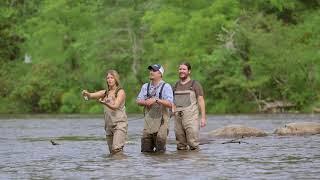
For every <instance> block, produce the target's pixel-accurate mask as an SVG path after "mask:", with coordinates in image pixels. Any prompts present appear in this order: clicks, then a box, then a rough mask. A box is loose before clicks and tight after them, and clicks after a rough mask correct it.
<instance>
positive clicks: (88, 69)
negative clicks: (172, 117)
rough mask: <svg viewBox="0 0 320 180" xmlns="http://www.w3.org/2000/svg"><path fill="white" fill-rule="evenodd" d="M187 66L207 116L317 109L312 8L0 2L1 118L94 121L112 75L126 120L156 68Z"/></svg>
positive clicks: (237, 2) (225, 0) (252, 1)
mask: <svg viewBox="0 0 320 180" xmlns="http://www.w3.org/2000/svg"><path fill="white" fill-rule="evenodd" d="M185 60H186V61H189V62H191V64H192V77H193V78H194V79H196V80H198V81H200V82H201V84H202V85H203V87H204V91H205V100H206V107H207V111H208V112H209V113H255V112H260V111H263V110H264V109H265V106H266V105H268V103H272V102H283V103H290V104H292V106H293V108H292V109H290V111H298V112H311V111H312V109H313V108H316V107H319V106H320V93H319V91H320V0H152V1H151V0H54V1H53V0H1V1H0V113H99V112H102V108H101V105H100V104H99V103H96V102H93V101H88V102H87V101H84V100H83V98H82V97H81V95H80V92H81V90H82V89H88V90H89V91H95V90H100V89H105V88H106V84H105V83H106V82H105V72H106V70H108V69H115V70H117V71H118V72H119V73H120V77H121V83H122V86H123V87H124V89H125V91H126V94H127V102H126V104H127V111H128V112H140V110H141V109H140V108H139V107H138V106H137V105H136V104H135V98H136V96H137V94H138V92H139V90H140V88H141V85H142V84H143V83H144V82H147V81H148V73H149V72H148V70H147V66H148V65H150V64H153V63H160V64H162V65H163V66H164V67H165V76H164V79H165V80H166V81H167V82H169V83H171V84H174V83H175V81H177V80H178V65H179V63H180V62H181V61H185Z"/></svg>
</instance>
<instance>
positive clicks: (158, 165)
mask: <svg viewBox="0 0 320 180" xmlns="http://www.w3.org/2000/svg"><path fill="white" fill-rule="evenodd" d="M319 119H320V116H319V115H313V114H310V115H298V114H290V115H288V114H277V115H221V116H209V117H208V125H207V126H206V127H205V128H203V129H201V134H202V136H201V139H204V138H205V135H204V134H205V133H206V132H209V131H210V130H213V129H216V128H220V127H223V126H225V125H230V124H243V125H246V126H252V127H256V128H260V129H262V130H264V131H266V132H268V133H270V135H269V136H267V137H260V138H246V139H243V142H246V143H241V144H235V143H232V144H231V143H228V144H222V143H223V142H226V141H227V140H223V139H219V140H213V141H210V142H209V143H205V144H203V145H201V151H199V152H177V151H176V146H175V136H174V132H173V123H172V122H171V126H170V133H169V140H168V145H167V151H166V152H165V153H164V154H144V153H141V152H140V137H141V130H142V127H143V120H142V119H140V117H139V116H131V117H130V118H129V132H128V141H127V144H126V146H125V149H124V154H122V155H115V156H110V155H109V153H108V150H107V145H106V142H105V140H104V135H105V134H104V129H103V126H104V124H103V123H104V121H103V119H102V116H101V117H100V116H99V117H81V116H79V117H76V116H72V117H41V116H25V117H24V116H20V117H15V118H14V117H1V119H0V179H111V178H112V179H182V178H183V179H319V178H320V135H314V136H294V137H289V136H287V137H279V136H275V135H272V134H271V133H272V132H273V131H274V129H275V128H277V127H280V126H283V125H284V124H285V123H289V122H303V121H312V122H320V120H319ZM50 140H54V141H55V142H56V143H59V144H60V145H56V146H53V145H52V144H51V143H50Z"/></svg>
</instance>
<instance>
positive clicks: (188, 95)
mask: <svg viewBox="0 0 320 180" xmlns="http://www.w3.org/2000/svg"><path fill="white" fill-rule="evenodd" d="M191 88H192V87H191ZM174 98H175V105H176V111H175V123H174V125H175V127H174V131H175V135H176V141H177V149H178V150H187V149H188V146H189V148H190V150H198V149H199V129H200V121H199V110H198V104H197V98H196V94H195V92H194V91H193V90H191V89H190V90H184V91H179V90H176V91H175V92H174Z"/></svg>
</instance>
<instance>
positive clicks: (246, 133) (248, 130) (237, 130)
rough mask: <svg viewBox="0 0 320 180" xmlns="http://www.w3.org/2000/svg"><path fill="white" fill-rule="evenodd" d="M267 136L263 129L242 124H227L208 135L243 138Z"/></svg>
mask: <svg viewBox="0 0 320 180" xmlns="http://www.w3.org/2000/svg"><path fill="white" fill-rule="evenodd" d="M252 136H253V137H263V136H267V133H265V132H264V131H262V130H260V129H257V128H253V127H247V126H243V125H228V126H225V127H223V128H219V129H216V130H213V131H210V132H209V137H219V138H244V137H252Z"/></svg>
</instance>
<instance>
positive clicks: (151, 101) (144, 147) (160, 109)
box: [136, 64, 173, 152]
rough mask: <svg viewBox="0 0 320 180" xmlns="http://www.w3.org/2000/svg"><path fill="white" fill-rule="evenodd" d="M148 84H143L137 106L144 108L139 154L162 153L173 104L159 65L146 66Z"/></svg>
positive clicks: (171, 95)
mask: <svg viewBox="0 0 320 180" xmlns="http://www.w3.org/2000/svg"><path fill="white" fill-rule="evenodd" d="M148 70H149V79H150V82H149V83H145V84H143V86H142V87H141V90H140V93H139V95H138V97H137V101H136V102H137V104H138V105H140V106H144V128H143V135H142V138H141V152H164V151H165V150H166V142H167V136H168V132H169V118H170V116H169V109H171V107H172V103H173V91H172V88H171V86H170V85H169V84H168V83H166V82H164V81H163V79H162V77H163V74H164V68H163V67H162V66H161V65H160V64H153V65H150V66H148Z"/></svg>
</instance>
